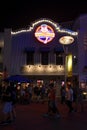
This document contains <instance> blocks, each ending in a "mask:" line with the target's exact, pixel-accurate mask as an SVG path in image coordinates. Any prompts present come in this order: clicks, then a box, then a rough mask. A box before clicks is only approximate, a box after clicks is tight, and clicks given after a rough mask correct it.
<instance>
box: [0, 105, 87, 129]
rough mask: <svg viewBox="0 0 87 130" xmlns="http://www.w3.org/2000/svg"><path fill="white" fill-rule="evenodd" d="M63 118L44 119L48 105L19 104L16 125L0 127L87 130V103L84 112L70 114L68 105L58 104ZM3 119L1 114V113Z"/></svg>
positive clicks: (2, 127)
mask: <svg viewBox="0 0 87 130" xmlns="http://www.w3.org/2000/svg"><path fill="white" fill-rule="evenodd" d="M58 105H59V106H58V108H59V111H60V114H61V118H58V119H53V118H44V117H43V116H42V115H43V114H44V113H45V112H46V111H47V103H44V104H42V103H31V104H28V105H20V104H17V106H16V112H17V118H16V121H15V122H14V123H11V124H10V125H6V126H0V130H54V129H55V130H65V129H66V130H83V129H84V130H85V129H87V103H85V105H84V112H83V113H80V112H74V113H71V114H68V109H67V106H66V105H62V104H60V103H59V104H58ZM0 118H1V113H0Z"/></svg>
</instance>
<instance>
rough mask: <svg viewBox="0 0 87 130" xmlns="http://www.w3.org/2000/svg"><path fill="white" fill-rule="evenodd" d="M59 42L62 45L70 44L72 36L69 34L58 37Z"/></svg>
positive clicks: (72, 40) (72, 39)
mask: <svg viewBox="0 0 87 130" xmlns="http://www.w3.org/2000/svg"><path fill="white" fill-rule="evenodd" d="M59 42H60V43H61V44H64V45H67V44H71V43H73V42H74V38H73V37H71V36H63V37H61V38H60V39H59Z"/></svg>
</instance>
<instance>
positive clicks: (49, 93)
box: [0, 81, 84, 123]
mask: <svg viewBox="0 0 87 130" xmlns="http://www.w3.org/2000/svg"><path fill="white" fill-rule="evenodd" d="M57 87H58V86H56V84H55V83H54V82H51V83H49V85H48V86H44V85H42V87H40V86H39V87H38V86H34V87H33V84H29V85H28V86H27V87H22V86H21V85H20V88H17V86H16V87H14V83H12V82H9V81H4V82H3V85H2V86H1V87H0V101H1V103H2V104H3V109H2V113H3V119H2V121H1V123H8V122H12V121H14V120H15V119H16V110H15V107H16V104H17V103H21V104H30V103H32V102H33V100H35V101H36V103H39V102H40V101H41V102H42V103H44V101H45V99H47V100H46V101H47V102H48V110H47V112H46V113H45V114H44V117H55V118H60V117H61V114H60V112H59V109H58V99H57V98H58V97H57V96H56V93H57ZM34 97H35V99H34ZM60 99H61V100H60V103H61V104H66V106H67V107H68V109H69V113H72V112H77V111H78V106H79V105H80V106H79V107H81V112H82V111H83V110H84V109H83V108H84V107H83V90H82V88H81V87H80V86H79V87H77V86H72V85H71V84H70V83H69V84H67V85H66V86H65V85H62V86H61V87H60ZM73 104H74V106H73Z"/></svg>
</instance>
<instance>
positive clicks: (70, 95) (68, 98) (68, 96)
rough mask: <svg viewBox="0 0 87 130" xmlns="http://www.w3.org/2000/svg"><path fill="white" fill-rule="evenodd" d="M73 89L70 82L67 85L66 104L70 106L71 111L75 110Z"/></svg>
mask: <svg viewBox="0 0 87 130" xmlns="http://www.w3.org/2000/svg"><path fill="white" fill-rule="evenodd" d="M72 102H73V89H72V87H71V84H68V85H67V87H66V105H67V106H68V108H69V113H71V112H73V106H72Z"/></svg>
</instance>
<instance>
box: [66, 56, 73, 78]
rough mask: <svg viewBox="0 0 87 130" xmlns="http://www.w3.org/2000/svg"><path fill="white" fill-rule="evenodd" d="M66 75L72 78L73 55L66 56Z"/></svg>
mask: <svg viewBox="0 0 87 130" xmlns="http://www.w3.org/2000/svg"><path fill="white" fill-rule="evenodd" d="M66 74H67V76H68V77H70V76H72V54H69V55H67V56H66Z"/></svg>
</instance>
